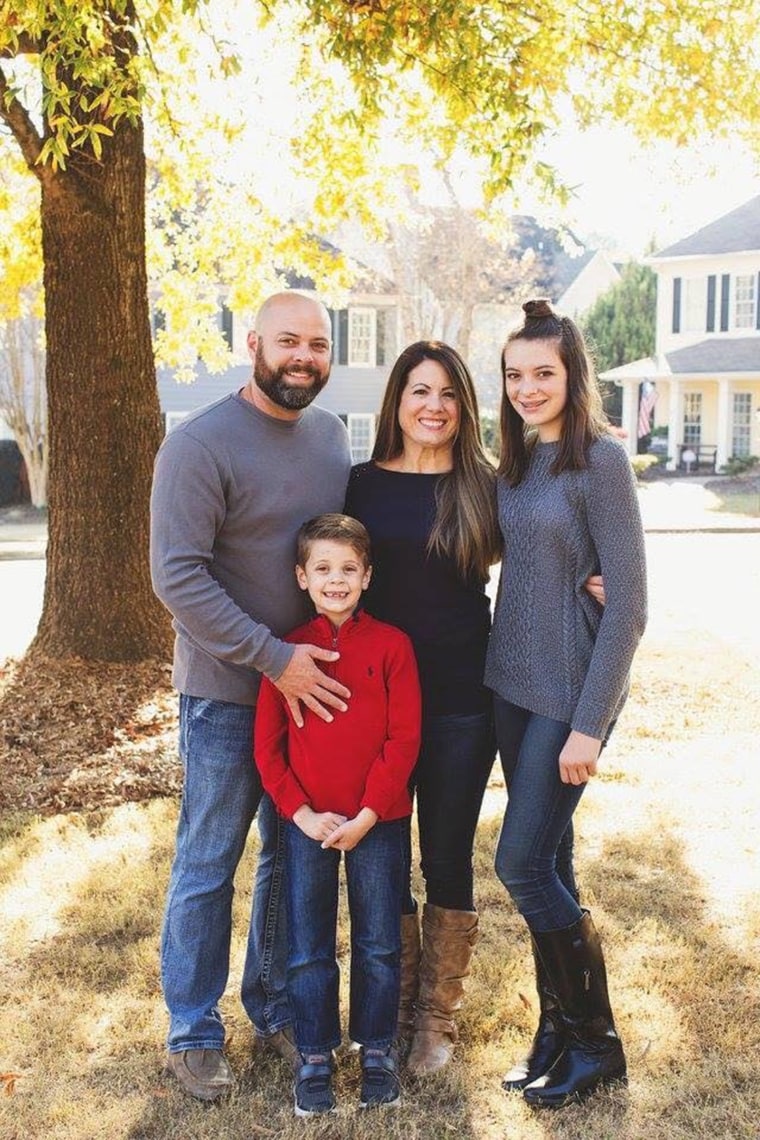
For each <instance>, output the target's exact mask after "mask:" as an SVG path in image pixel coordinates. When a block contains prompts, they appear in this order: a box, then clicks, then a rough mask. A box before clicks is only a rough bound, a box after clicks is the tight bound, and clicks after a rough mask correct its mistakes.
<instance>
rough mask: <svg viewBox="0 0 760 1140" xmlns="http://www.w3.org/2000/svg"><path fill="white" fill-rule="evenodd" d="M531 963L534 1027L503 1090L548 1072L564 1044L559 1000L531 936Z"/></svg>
mask: <svg viewBox="0 0 760 1140" xmlns="http://www.w3.org/2000/svg"><path fill="white" fill-rule="evenodd" d="M531 947H532V949H533V965H534V966H535V969H536V990H537V991H538V1001H539V1011H540V1012H539V1017H538V1028H537V1029H536V1032H535V1035H534V1037H533V1043H532V1045H531V1047H530V1049H529V1051H528V1054H527V1056H525V1057H523V1058H522V1059H521V1060H520V1061H518V1062H517V1064H516V1065H513V1066H512V1068H511V1069H510V1070H509V1072H508V1073H507V1074H506V1075H505V1077H504V1079H503V1081H502V1082H501V1087H502V1088H503V1089H506V1090H507V1092H513V1091H515V1090H517V1089H524V1088H525V1086H526V1085H529V1084H530V1083H531V1081H535V1080H536V1078H537V1077H541V1076H543V1074H544V1073H546V1072H548V1071H549V1069H550V1068H551V1067H552V1065H553V1064H554V1062H555V1061H556V1060H557V1058H558V1057H559V1055H560V1053H561V1052H562V1049H563V1047H564V1044H565V1028H564V1024H563V1022H562V1016H561V1014H560V1008H559V1003H558V1002H557V998H556V997H555V995H554V991H553V990H552V988H551V983H550V981H549V978H548V975H547V973H546V970H545V969H544V964H543V962H542V961H541V956H540V954H539V953H538V950H537V948H536V943H535V941H534V939H533V937H532V936H531Z"/></svg>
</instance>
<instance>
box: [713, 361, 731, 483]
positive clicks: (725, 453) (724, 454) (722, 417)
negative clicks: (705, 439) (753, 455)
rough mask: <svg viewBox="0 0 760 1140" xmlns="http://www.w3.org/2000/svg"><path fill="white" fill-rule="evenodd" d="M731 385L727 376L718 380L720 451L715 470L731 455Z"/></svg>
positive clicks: (718, 440) (718, 444)
mask: <svg viewBox="0 0 760 1140" xmlns="http://www.w3.org/2000/svg"><path fill="white" fill-rule="evenodd" d="M731 426H732V425H731V385H730V384H729V382H728V380H727V379H726V378H725V377H721V379H720V380H719V381H718V438H717V440H716V441H715V442H716V444H717V446H718V453H717V455H716V457H715V470H716V471H720V469H721V467H723V465H724V464H725V463H728V460H729V458H730V455H731Z"/></svg>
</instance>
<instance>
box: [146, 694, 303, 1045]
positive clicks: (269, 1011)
mask: <svg viewBox="0 0 760 1140" xmlns="http://www.w3.org/2000/svg"><path fill="white" fill-rule="evenodd" d="M253 716H254V709H253V708H252V707H250V706H248V705H238V704H232V703H230V702H227V701H216V700H207V699H205V698H200V697H189V696H186V695H185V694H180V721H179V750H180V756H181V759H182V763H183V766H184V772H185V780H184V788H183V792H182V805H181V810H180V816H179V822H178V825H177V844H176V852H175V856H174V863H173V865H172V870H171V877H170V881H169V890H168V893H167V900H166V912H165V916H164V926H163V931H162V937H161V978H162V984H163V989H164V997H165V1000H166V1004H167V1007H168V1009H169V1015H170V1024H169V1035H168V1039H167V1045H168V1048H169V1050H170V1051H171V1052H180V1051H182V1050H183V1049H220V1048H221V1047H222V1045H223V1044H224V1026H223V1024H222V1018H221V1014H220V1012H219V1008H218V1003H219V999H220V998H221V996H222V994H223V993H224V989H225V986H226V985H227V977H228V973H229V958H230V937H231V930H232V896H233V878H234V875H235V870H236V868H237V865H238V862H239V861H240V857H241V855H242V853H243V848H244V847H245V842H246V839H247V837H248V832H249V830H250V827H251V823H252V821H253V818H254V815H255V814H256V811H257V809H259V831H260V833H261V851H260V854H259V861H258V868H257V872H256V884H255V891H254V901H253V914H252V922H251V929H250V934H249V939H248V946H247V952H246V959H245V965H244V970H243V980H242V987H241V991H242V1000H243V1005H244V1006H245V1009H246V1012H247V1013H248V1016H249V1017H250V1018H251V1020H252V1021H253V1023H254V1025H255V1026H256V1029H257V1030H258V1032H259V1033H263V1034H270V1033H274V1032H275V1031H276V1030H277V1029H281V1028H282V1027H283V1026H284V1025H287V1024H289V1022H290V1020H291V1018H290V1009H289V1007H288V1002H287V994H286V990H285V959H286V930H285V925H284V917H285V914H284V897H283V893H282V891H281V889H280V888H281V882H282V874H283V863H284V856H283V845H282V835H281V831H282V822H281V821H280V820H279V818H278V816H277V813H276V812H275V810H274V806H273V805H272V802H271V800H269V797H268V796H264V798H263V799H262V789H261V782H260V780H259V775H258V771H257V769H256V765H255V764H254V762H253ZM259 803H261V806H260V807H259Z"/></svg>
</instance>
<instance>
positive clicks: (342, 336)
mask: <svg viewBox="0 0 760 1140" xmlns="http://www.w3.org/2000/svg"><path fill="white" fill-rule="evenodd" d="M337 355H338V364H348V309H341V310H340V312H339V313H338V353H337Z"/></svg>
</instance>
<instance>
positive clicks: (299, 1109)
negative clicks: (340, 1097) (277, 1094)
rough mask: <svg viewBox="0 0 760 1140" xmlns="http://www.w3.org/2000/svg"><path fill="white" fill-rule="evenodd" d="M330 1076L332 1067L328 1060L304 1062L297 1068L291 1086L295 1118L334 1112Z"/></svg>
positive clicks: (333, 1094) (333, 1095)
mask: <svg viewBox="0 0 760 1140" xmlns="http://www.w3.org/2000/svg"><path fill="white" fill-rule="evenodd" d="M332 1075H333V1066H332V1061H331V1060H330V1059H329V1058H325V1059H324V1060H323V1061H322V1060H320V1061H304V1062H303V1064H301V1065H299V1066H298V1068H297V1069H296V1079H295V1084H294V1085H293V1096H294V1102H295V1114H296V1116H319V1115H320V1114H321V1113H324V1112H334V1111H335V1103H336V1102H335V1093H334V1092H333V1088H332Z"/></svg>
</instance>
